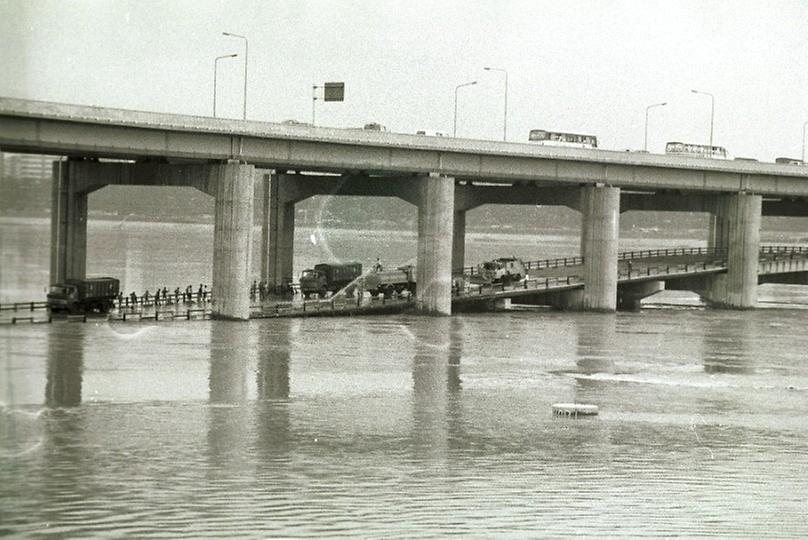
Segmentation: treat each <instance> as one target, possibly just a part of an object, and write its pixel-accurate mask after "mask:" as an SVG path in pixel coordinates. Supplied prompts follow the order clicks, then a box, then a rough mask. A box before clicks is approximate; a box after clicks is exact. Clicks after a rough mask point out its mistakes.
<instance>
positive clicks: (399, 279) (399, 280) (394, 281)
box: [362, 264, 415, 298]
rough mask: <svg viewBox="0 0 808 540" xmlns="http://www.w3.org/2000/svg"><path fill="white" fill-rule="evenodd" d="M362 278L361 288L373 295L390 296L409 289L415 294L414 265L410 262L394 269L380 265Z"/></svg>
mask: <svg viewBox="0 0 808 540" xmlns="http://www.w3.org/2000/svg"><path fill="white" fill-rule="evenodd" d="M362 280H363V289H364V290H366V291H368V292H370V294H371V295H372V296H374V297H376V296H379V295H380V294H381V295H383V296H384V297H385V298H390V297H391V296H393V293H396V294H401V293H402V292H404V291H409V292H410V293H411V294H415V267H414V266H413V265H411V264H408V265H404V266H399V267H398V268H396V269H395V270H384V269H382V268H381V267H377V268H374V269H373V271H372V272H368V273H367V275H365V277H364V278H362Z"/></svg>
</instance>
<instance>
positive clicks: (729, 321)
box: [703, 311, 755, 374]
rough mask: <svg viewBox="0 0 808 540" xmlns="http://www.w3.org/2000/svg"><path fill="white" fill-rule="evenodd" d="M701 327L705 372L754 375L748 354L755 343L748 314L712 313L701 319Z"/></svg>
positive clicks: (750, 318)
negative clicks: (702, 323)
mask: <svg viewBox="0 0 808 540" xmlns="http://www.w3.org/2000/svg"><path fill="white" fill-rule="evenodd" d="M703 328H704V338H703V344H704V352H703V363H704V371H705V372H706V373H734V374H749V373H754V371H755V370H754V366H752V365H750V358H749V352H750V350H751V347H752V345H751V343H752V342H754V341H755V338H754V330H755V325H754V319H753V318H752V317H750V316H749V314H748V313H735V312H731V311H726V312H723V313H714V314H712V316H710V317H705V318H704V326H703Z"/></svg>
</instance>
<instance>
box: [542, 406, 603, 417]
mask: <svg viewBox="0 0 808 540" xmlns="http://www.w3.org/2000/svg"><path fill="white" fill-rule="evenodd" d="M553 414H554V415H555V416H573V417H576V418H577V417H578V416H595V415H596V414H598V406H597V405H585V404H583V403H554V404H553Z"/></svg>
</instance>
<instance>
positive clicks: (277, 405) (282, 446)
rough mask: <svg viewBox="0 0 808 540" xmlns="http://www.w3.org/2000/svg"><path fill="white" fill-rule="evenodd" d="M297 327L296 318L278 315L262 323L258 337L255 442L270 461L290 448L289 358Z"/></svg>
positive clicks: (298, 324)
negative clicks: (277, 317) (283, 317)
mask: <svg viewBox="0 0 808 540" xmlns="http://www.w3.org/2000/svg"><path fill="white" fill-rule="evenodd" d="M299 327H300V321H299V320H294V319H278V320H277V321H272V324H271V325H270V324H267V325H262V329H261V330H262V331H261V333H260V334H259V337H258V343H257V351H258V352H257V354H258V364H257V370H256V388H257V400H256V403H255V423H256V426H255V431H256V444H257V445H258V448H259V451H260V452H261V453H262V454H263V455H264V456H265V458H266V459H267V460H270V461H271V460H273V459H275V458H276V457H277V456H278V455H282V454H285V452H286V450H288V448H289V443H290V437H291V429H290V420H289V360H290V356H291V347H292V334H295V333H297V331H298V329H299Z"/></svg>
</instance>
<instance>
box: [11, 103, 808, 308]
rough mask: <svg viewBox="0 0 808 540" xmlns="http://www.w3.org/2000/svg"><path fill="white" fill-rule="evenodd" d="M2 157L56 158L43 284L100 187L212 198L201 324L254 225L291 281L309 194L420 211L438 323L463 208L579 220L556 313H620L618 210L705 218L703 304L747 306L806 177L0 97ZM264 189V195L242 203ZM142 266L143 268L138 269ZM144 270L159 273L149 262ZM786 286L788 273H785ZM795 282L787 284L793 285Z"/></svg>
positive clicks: (55, 272)
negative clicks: (520, 209)
mask: <svg viewBox="0 0 808 540" xmlns="http://www.w3.org/2000/svg"><path fill="white" fill-rule="evenodd" d="M0 150H3V151H9V152H28V153H38V154H55V155H61V156H64V157H65V159H63V160H60V161H57V162H55V164H54V183H53V185H54V188H53V198H52V201H53V202H52V214H51V215H52V227H51V230H52V242H51V250H52V252H51V281H52V282H56V281H61V280H63V279H65V278H81V277H84V275H85V268H86V241H87V200H88V199H87V197H88V194H89V193H91V192H92V191H95V190H97V189H101V188H103V187H104V186H107V185H116V184H118V185H119V184H130V185H146V186H167V185H172V186H190V187H194V188H197V189H199V190H201V191H203V192H205V193H208V194H210V195H211V196H213V197H214V198H215V200H216V205H215V226H214V238H213V243H214V250H213V251H214V254H213V281H212V289H213V290H215V291H217V302H216V304H215V307H214V314H215V315H216V316H220V317H227V318H234V319H247V318H249V316H250V304H249V298H248V297H247V296H246V295H245V294H244V291H245V290H247V289H248V287H249V283H250V282H251V278H252V276H250V275H249V272H250V267H251V259H252V256H253V254H252V222H253V215H254V212H255V211H256V207H258V211H259V212H260V214H261V221H262V224H263V227H262V239H261V243H260V244H261V253H260V255H259V256H260V257H261V273H262V275H261V277H262V279H264V280H266V281H267V282H268V283H269V284H270V285H276V286H282V285H284V284H285V283H289V282H291V280H292V277H293V276H292V262H293V257H294V241H293V239H294V227H295V222H294V216H295V213H294V208H295V204H296V203H297V202H300V201H302V200H304V199H306V198H308V197H312V196H315V195H334V196H339V195H347V196H351V195H354V196H356V195H373V196H392V197H399V198H401V199H403V200H405V201H408V202H410V203H412V204H413V205H415V206H416V207H417V209H418V249H417V261H416V266H417V276H416V279H417V282H418V283H419V284H420V286H419V287H418V292H417V295H416V298H415V304H416V306H417V309H419V310H422V311H424V312H428V313H440V314H449V313H451V311H452V306H453V305H455V304H457V305H459V303H460V302H459V301H457V300H456V299H453V288H452V274H453V271H454V273H457V272H458V271H461V269H462V268H463V266H464V259H465V223H466V213H467V212H468V211H469V210H471V209H474V208H477V207H479V206H482V205H485V204H523V205H531V206H534V205H537V206H553V205H560V206H567V207H570V208H573V209H575V210H578V211H580V212H581V214H582V227H581V253H580V256H581V258H582V262H581V264H580V268H579V269H578V271H577V273H576V275H577V276H578V279H580V281H581V282H580V283H579V284H577V289H580V292H576V293H575V294H569V295H566V300H564V301H563V302H561V301H560V304H559V305H562V306H564V307H566V308H568V309H581V310H592V311H613V310H614V309H616V308H617V304H618V292H619V287H618V284H619V277H618V276H619V273H618V269H619V267H620V260H619V257H618V251H617V246H618V231H619V219H620V215H621V213H624V212H629V211H659V210H666V211H688V212H694V211H698V212H706V213H709V214H710V216H711V219H710V227H709V230H707V231H705V238H706V240H707V246H708V248H710V249H715V250H721V251H723V252H726V266H725V268H723V269H722V271H721V272H715V273H714V275H712V276H710V275H706V274H705V275H702V276H700V277H699V279H701V280H702V284H701V290H703V291H704V295H705V297H707V298H710V299H711V303H713V304H714V305H716V306H724V307H729V308H750V307H754V306H755V304H756V298H757V296H756V295H757V293H756V288H757V284H758V279H759V275H758V266H759V264H760V261H759V252H760V224H761V216H763V215H767V216H806V215H808V204H806V201H807V200H808V167H804V166H798V165H788V164H775V163H759V162H749V161H725V160H713V159H702V158H691V157H683V156H669V155H655V154H646V153H638V152H617V151H609V150H599V149H575V148H558V147H543V146H535V145H531V144H528V143H524V144H523V143H509V142H494V141H479V140H467V139H456V138H447V137H426V136H419V135H403V134H394V133H383V132H372V131H365V130H357V129H333V128H317V127H309V126H288V125H282V124H274V123H268V122H254V121H242V120H230V119H215V118H207V117H198V116H182V115H172V114H159V113H150V112H141V111H129V110H120V109H108V108H100V107H86V106H78V105H68V104H57V103H48V102H36V101H28V100H18V99H11V98H0ZM256 182H263V183H264V184H265V186H264V188H265V189H264V190H263V193H264V196H263V200H261V201H255V200H254V187H255V183H256ZM147 263H148V261H147ZM154 264H158V262H157V261H154ZM783 279H790V278H789V277H786V278H783ZM794 279H798V276H796V274H795V277H794Z"/></svg>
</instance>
